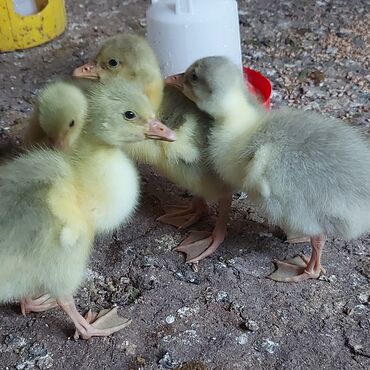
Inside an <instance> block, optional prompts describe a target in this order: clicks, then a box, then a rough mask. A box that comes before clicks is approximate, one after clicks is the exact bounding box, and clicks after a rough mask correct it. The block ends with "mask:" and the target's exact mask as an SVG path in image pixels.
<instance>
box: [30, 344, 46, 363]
mask: <svg viewBox="0 0 370 370" xmlns="http://www.w3.org/2000/svg"><path fill="white" fill-rule="evenodd" d="M28 352H29V355H30V357H31V359H34V358H36V357H44V356H47V354H48V351H47V350H46V349H45V347H44V345H43V344H41V343H38V342H35V343H33V344H32V346H31V347H30V348H29V350H28Z"/></svg>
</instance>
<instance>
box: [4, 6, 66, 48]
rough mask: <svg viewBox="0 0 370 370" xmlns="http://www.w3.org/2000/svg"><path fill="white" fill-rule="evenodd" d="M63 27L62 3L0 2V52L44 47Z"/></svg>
mask: <svg viewBox="0 0 370 370" xmlns="http://www.w3.org/2000/svg"><path fill="white" fill-rule="evenodd" d="M66 24H67V15H66V9H65V4H64V0H0V52H2V51H12V50H18V49H27V48H31V47H33V46H37V45H40V44H43V43H44V42H47V41H50V40H52V39H53V38H55V37H57V36H59V35H60V34H61V33H63V32H64V30H65V27H66Z"/></svg>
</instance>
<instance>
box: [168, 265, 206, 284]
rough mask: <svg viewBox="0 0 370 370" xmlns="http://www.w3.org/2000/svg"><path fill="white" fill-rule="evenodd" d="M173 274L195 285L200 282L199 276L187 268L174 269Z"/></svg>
mask: <svg viewBox="0 0 370 370" xmlns="http://www.w3.org/2000/svg"><path fill="white" fill-rule="evenodd" d="M174 275H175V278H176V279H178V280H181V281H185V282H186V283H190V284H195V285H199V284H200V283H201V280H200V278H199V276H198V275H197V274H195V273H194V272H193V271H191V270H189V269H188V268H186V269H182V270H180V271H176V272H175V273H174Z"/></svg>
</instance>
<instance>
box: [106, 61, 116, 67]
mask: <svg viewBox="0 0 370 370" xmlns="http://www.w3.org/2000/svg"><path fill="white" fill-rule="evenodd" d="M108 64H109V66H110V67H117V66H118V61H117V60H115V59H109V60H108Z"/></svg>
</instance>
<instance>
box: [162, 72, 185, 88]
mask: <svg viewBox="0 0 370 370" xmlns="http://www.w3.org/2000/svg"><path fill="white" fill-rule="evenodd" d="M184 76H185V73H179V74H177V75H172V76H168V77H166V79H165V82H166V84H167V85H170V86H174V87H176V88H178V89H179V90H181V91H182V90H184Z"/></svg>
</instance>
